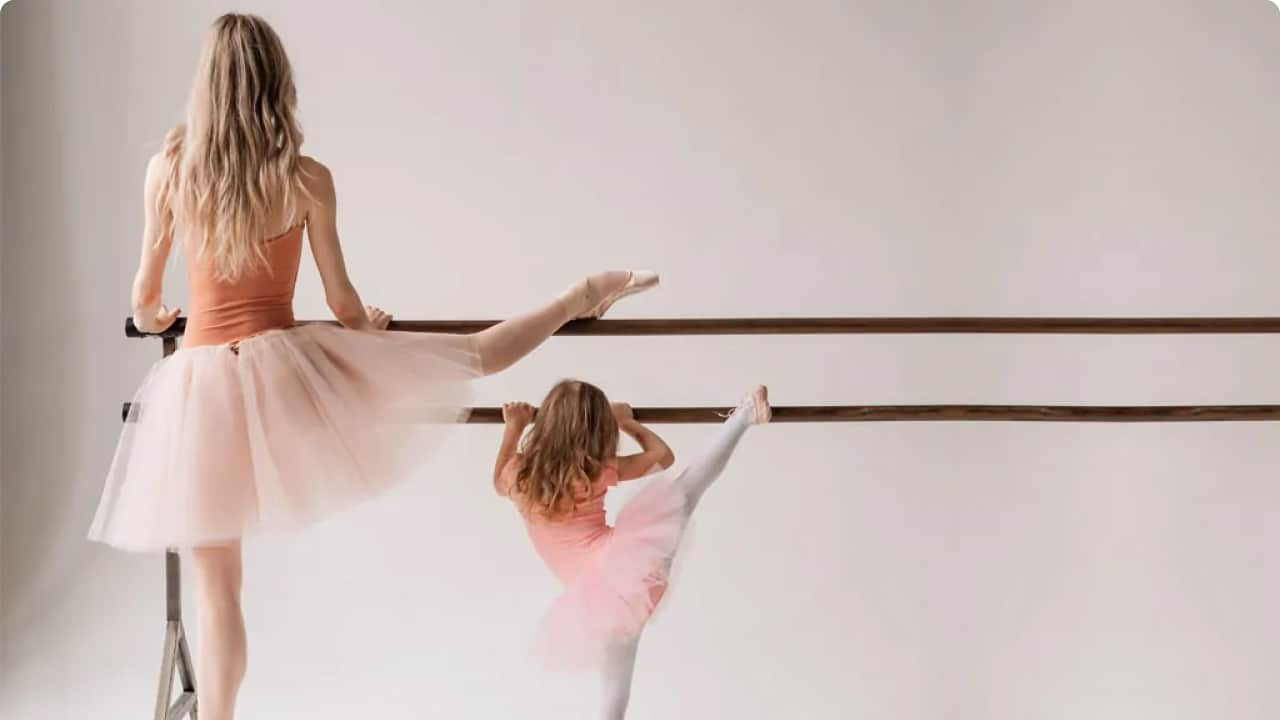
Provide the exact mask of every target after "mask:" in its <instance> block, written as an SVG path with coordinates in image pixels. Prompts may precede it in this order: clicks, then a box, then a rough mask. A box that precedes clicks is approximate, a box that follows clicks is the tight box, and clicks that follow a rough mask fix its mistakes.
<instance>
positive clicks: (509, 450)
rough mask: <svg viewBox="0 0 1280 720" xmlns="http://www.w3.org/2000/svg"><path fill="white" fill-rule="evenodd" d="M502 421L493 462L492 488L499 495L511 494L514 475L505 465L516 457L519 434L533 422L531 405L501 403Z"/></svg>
mask: <svg viewBox="0 0 1280 720" xmlns="http://www.w3.org/2000/svg"><path fill="white" fill-rule="evenodd" d="M502 422H503V423H504V424H505V425H506V427H505V428H504V429H503V432H502V445H501V446H500V447H499V448H498V459H497V460H496V461H495V462H494V464H493V489H494V491H495V492H497V493H498V494H499V495H502V496H504V497H505V496H507V495H510V494H511V485H512V482H513V481H514V477H513V476H512V475H511V474H510V473H507V472H506V469H507V465H508V464H509V463H510V462H511V460H512V458H514V457H516V454H517V451H518V450H519V448H520V436H521V435H524V429H525V428H527V427H529V424H530V423H532V422H533V406H532V405H530V404H528V403H519V402H516V403H503V404H502Z"/></svg>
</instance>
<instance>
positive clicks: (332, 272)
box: [302, 157, 391, 330]
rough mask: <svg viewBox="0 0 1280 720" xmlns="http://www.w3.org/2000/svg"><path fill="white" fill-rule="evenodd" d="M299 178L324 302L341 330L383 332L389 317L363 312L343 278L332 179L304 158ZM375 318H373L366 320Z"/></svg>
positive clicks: (370, 310) (368, 310) (344, 271)
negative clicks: (308, 201) (307, 203)
mask: <svg viewBox="0 0 1280 720" xmlns="http://www.w3.org/2000/svg"><path fill="white" fill-rule="evenodd" d="M302 177H303V184H304V185H305V186H306V188H307V192H308V193H309V194H310V195H311V198H312V203H311V207H310V209H309V211H308V212H307V218H306V222H307V237H308V238H309V239H310V241H311V256H312V257H314V258H315V261H316V267H317V268H318V269H319V270H320V281H321V283H322V284H323V285H324V298H325V302H327V303H328V305H329V309H330V310H331V311H332V312H333V316H334V317H335V318H337V319H338V322H340V323H342V325H343V327H348V328H351V329H353V330H368V329H383V328H386V326H387V323H388V322H390V320H391V317H390V316H389V315H386V314H385V313H381V311H377V312H376V313H375V311H376V308H366V307H365V305H364V303H363V302H362V301H361V300H360V293H358V292H356V287H355V285H353V284H352V282H351V278H350V277H349V276H348V275H347V264H346V261H345V260H344V259H343V256H342V244H341V243H340V242H339V240H338V207H337V204H338V193H337V190H336V189H335V188H334V186H333V175H332V174H331V173H330V172H329V168H327V167H325V166H324V165H322V164H320V163H319V162H317V161H316V160H314V159H312V158H309V157H304V158H303V159H302ZM375 314H376V318H371V317H370V316H371V315H375Z"/></svg>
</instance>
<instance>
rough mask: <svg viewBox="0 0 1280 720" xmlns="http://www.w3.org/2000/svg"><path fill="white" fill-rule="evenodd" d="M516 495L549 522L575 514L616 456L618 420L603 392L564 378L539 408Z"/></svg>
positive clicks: (526, 444)
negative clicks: (583, 495) (579, 501)
mask: <svg viewBox="0 0 1280 720" xmlns="http://www.w3.org/2000/svg"><path fill="white" fill-rule="evenodd" d="M521 452H522V453H523V455H524V458H523V462H522V463H521V465H520V468H519V470H518V471H517V472H516V481H515V494H516V496H517V497H519V498H520V499H521V501H522V502H523V504H524V506H525V508H527V509H528V510H530V511H533V512H535V513H537V514H539V515H541V516H542V517H545V518H547V519H552V520H555V519H559V518H562V517H564V516H565V515H568V514H569V513H571V512H572V511H573V510H574V508H575V505H576V500H577V498H578V494H579V493H580V492H583V491H585V492H586V493H587V494H590V493H591V492H592V491H593V490H594V488H593V487H592V484H593V483H594V482H595V481H596V480H597V479H599V477H600V473H601V471H602V470H603V469H604V466H605V464H606V463H607V462H609V461H610V460H613V459H614V458H615V457H616V455H617V452H618V422H617V420H615V419H614V417H613V409H612V408H610V406H609V398H607V397H606V396H605V394H604V392H603V391H601V390H600V388H598V387H596V386H595V385H592V384H590V383H585V382H582V381H580V380H562V381H560V382H559V383H557V384H556V385H555V387H553V388H551V392H549V393H547V397H546V399H544V400H543V401H542V405H541V406H539V407H538V418H537V422H535V423H534V425H533V429H532V430H530V431H529V434H528V435H527V436H526V437H525V439H524V443H523V445H522V447H521Z"/></svg>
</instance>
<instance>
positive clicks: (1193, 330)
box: [125, 317, 1280, 338]
mask: <svg viewBox="0 0 1280 720" xmlns="http://www.w3.org/2000/svg"><path fill="white" fill-rule="evenodd" d="M308 322H323V323H326V324H336V323H335V322H334V321H331V320H314V321H308ZM497 322H499V321H497V320H395V321H392V323H391V327H390V328H389V329H390V330H399V331H402V332H438V333H452V334H461V333H472V332H478V331H480V330H483V329H485V328H487V327H490V326H491V325H495V324H497ZM186 326H187V319H186V318H178V320H177V322H175V323H174V324H173V326H172V327H170V328H169V329H168V330H165V331H164V332H162V333H155V334H149V333H143V332H140V331H139V330H138V328H137V327H136V326H135V325H134V324H133V318H128V319H126V320H125V335H127V336H129V337H133V338H136V337H165V338H176V337H181V336H182V334H183V332H184V331H185V330H186ZM959 333H972V334H1001V335H1009V334H1019V335H1212V334H1277V333H1280V317H1166V318H1120V317H1116V318H1099V317H807V318H804V317H784V318H650V319H635V320H631V319H628V320H607V319H606V320H574V321H572V322H569V323H566V324H565V326H564V327H562V328H560V329H559V330H558V331H557V332H556V334H557V335H867V334H871V335H914V334H959Z"/></svg>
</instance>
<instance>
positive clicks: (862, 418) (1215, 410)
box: [121, 403, 1280, 425]
mask: <svg viewBox="0 0 1280 720" xmlns="http://www.w3.org/2000/svg"><path fill="white" fill-rule="evenodd" d="M133 409H134V408H133V406H132V404H131V403H125V404H124V406H123V408H122V409H121V415H122V418H123V419H124V420H125V422H129V421H130V420H131V418H130V413H131V412H132V411H133ZM732 409H733V408H728V407H637V408H633V411H634V412H635V417H636V420H638V421H640V422H642V423H681V424H686V423H687V424H705V423H719V422H724V419H725V417H726V416H727V415H728V413H729V411H730V410H732ZM140 410H141V409H140V408H139V411H140ZM975 421H985V422H1086V423H1177V422H1276V421H1280V405H782V406H774V407H773V422H775V423H822V422H975ZM464 422H465V423H467V424H470V425H487V424H497V423H501V422H502V408H500V407H477V408H470V412H469V414H468V416H467V419H466V420H465V421H464Z"/></svg>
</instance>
